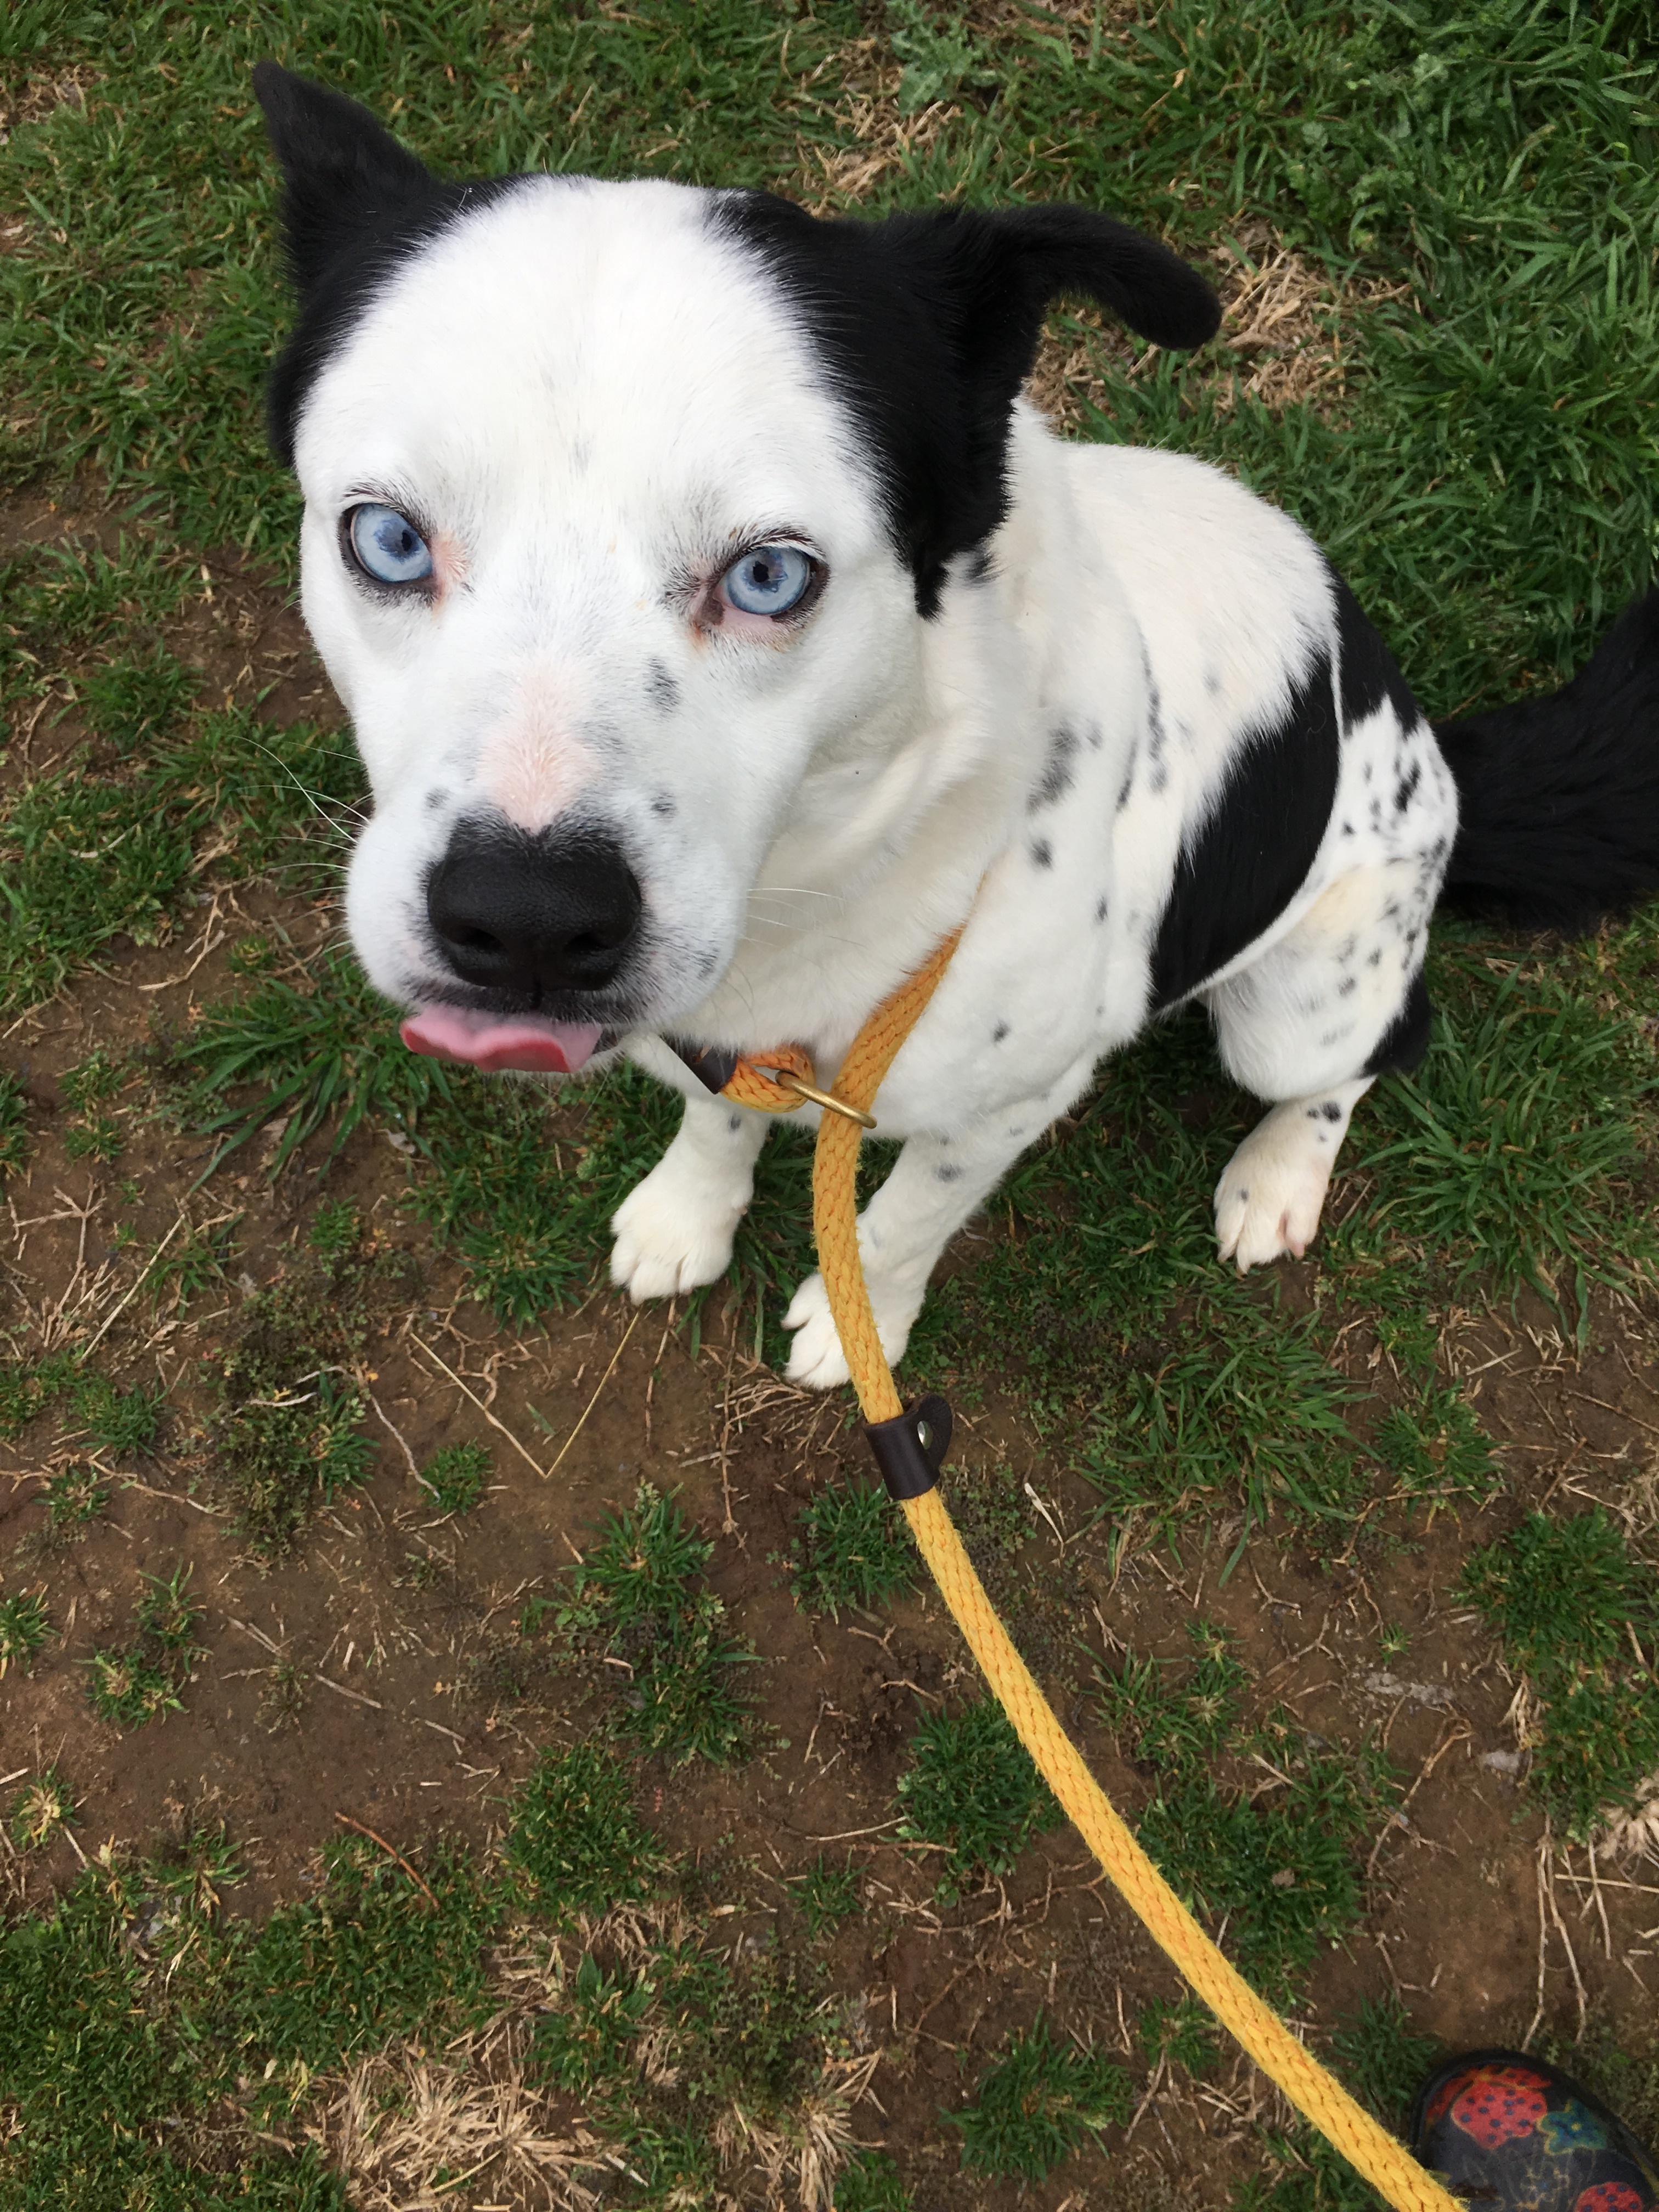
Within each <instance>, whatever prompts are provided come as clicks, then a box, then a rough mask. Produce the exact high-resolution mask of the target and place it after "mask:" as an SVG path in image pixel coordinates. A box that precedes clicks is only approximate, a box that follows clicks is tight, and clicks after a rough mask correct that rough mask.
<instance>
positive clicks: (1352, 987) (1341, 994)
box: [1336, 975, 1359, 999]
mask: <svg viewBox="0 0 1659 2212" xmlns="http://www.w3.org/2000/svg"><path fill="white" fill-rule="evenodd" d="M1358 987H1359V978H1358V976H1357V975H1345V976H1344V977H1343V978H1342V981H1340V983H1339V984H1338V985H1337V987H1336V995H1337V997H1338V998H1339V999H1346V998H1351V997H1352V995H1353V994H1354V992H1355V991H1357V990H1358Z"/></svg>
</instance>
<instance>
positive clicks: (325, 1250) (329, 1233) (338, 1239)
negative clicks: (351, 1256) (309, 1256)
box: [306, 1198, 363, 1260]
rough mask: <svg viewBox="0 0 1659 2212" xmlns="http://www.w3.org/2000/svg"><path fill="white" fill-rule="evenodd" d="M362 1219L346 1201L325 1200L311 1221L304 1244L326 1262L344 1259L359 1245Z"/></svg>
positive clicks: (347, 1200) (344, 1199)
mask: <svg viewBox="0 0 1659 2212" xmlns="http://www.w3.org/2000/svg"><path fill="white" fill-rule="evenodd" d="M362 1235H363V1218H362V1214H361V1213H359V1212H358V1211H357V1209H356V1206H354V1205H353V1204H352V1203H351V1201H350V1200H349V1199H346V1198H341V1199H332V1198H325V1200H323V1202H322V1204H321V1205H320V1206H319V1207H318V1208H317V1211H316V1212H315V1213H314V1214H313V1216H312V1218H311V1228H310V1231H309V1232H308V1234H307V1239H306V1241H307V1243H308V1244H309V1245H310V1246H311V1249H312V1250H313V1252H320V1253H321V1254H322V1255H323V1256H324V1257H325V1259H329V1260H340V1259H343V1258H344V1257H345V1256H346V1255H347V1254H348V1253H349V1252H355V1251H356V1249H357V1247H358V1245H359V1244H360V1243H362Z"/></svg>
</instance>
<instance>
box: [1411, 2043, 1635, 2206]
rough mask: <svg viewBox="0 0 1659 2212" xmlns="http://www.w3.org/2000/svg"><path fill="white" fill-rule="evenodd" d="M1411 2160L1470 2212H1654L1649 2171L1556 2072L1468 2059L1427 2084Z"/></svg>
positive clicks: (1519, 2057) (1601, 2110)
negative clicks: (1433, 2175) (1427, 2170)
mask: <svg viewBox="0 0 1659 2212" xmlns="http://www.w3.org/2000/svg"><path fill="white" fill-rule="evenodd" d="M1411 2144H1412V2151H1413V2155H1414V2156H1415V2157H1416V2158H1417V2159H1418V2160H1419V2162H1420V2163H1421V2164H1422V2165H1424V2166H1427V2167H1429V2168H1430V2170H1431V2172H1434V2173H1436V2174H1437V2175H1438V2176H1439V2178H1440V2179H1441V2180H1442V2181H1443V2182H1444V2183H1445V2185H1446V2186H1447V2187H1448V2188H1449V2190H1451V2191H1453V2192H1454V2194H1455V2195H1456V2196H1459V2197H1463V2198H1465V2199H1466V2200H1467V2202H1468V2203H1469V2205H1470V2206H1471V2207H1472V2208H1475V2212H1659V2166H1656V2164H1655V2161H1654V2160H1653V2159H1652V2158H1650V2156H1649V2154H1648V2153H1647V2152H1646V2151H1644V2149H1643V2148H1642V2146H1641V2144H1640V2143H1638V2142H1637V2140H1636V2138H1635V2136H1632V2134H1631V2132H1630V2130H1629V2129H1628V2128H1626V2126H1625V2124H1623V2122H1622V2121H1620V2120H1619V2119H1616V2118H1614V2116H1613V2114H1612V2113H1611V2112H1609V2111H1608V2110H1607V2106H1605V2105H1603V2104H1601V2102H1600V2101H1599V2100H1597V2099H1595V2097H1592V2096H1591V2095H1590V2094H1589V2091H1588V2090H1585V2089H1581V2088H1580V2087H1578V2084H1577V2082H1576V2081H1571V2080H1569V2079H1568V2077H1567V2075H1565V2074H1563V2073H1561V2072H1560V2071H1559V2069H1558V2068H1556V2067H1553V2066H1550V2065H1547V2064H1546V2063H1545V2062H1544V2061H1543V2060H1542V2059H1541V2058H1528V2057H1527V2056H1526V2055H1525V2053H1524V2052H1522V2051H1467V2052H1466V2053H1465V2054H1464V2056H1463V2057H1461V2058H1454V2059H1451V2060H1450V2061H1449V2063H1447V2064H1446V2065H1444V2066H1443V2067H1442V2068H1441V2069H1440V2070H1439V2072H1438V2073H1437V2074H1433V2075H1431V2076H1430V2077H1429V2079H1428V2080H1427V2081H1425V2083H1424V2084H1423V2087H1421V2088H1420V2089H1419V2091H1418V2093H1417V2102H1416V2104H1415V2106H1413V2110H1412V2120H1411Z"/></svg>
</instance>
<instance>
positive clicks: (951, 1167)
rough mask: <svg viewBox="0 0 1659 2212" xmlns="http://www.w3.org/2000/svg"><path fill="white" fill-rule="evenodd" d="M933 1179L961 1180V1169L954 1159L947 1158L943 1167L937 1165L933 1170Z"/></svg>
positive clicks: (938, 1180) (937, 1180)
mask: <svg viewBox="0 0 1659 2212" xmlns="http://www.w3.org/2000/svg"><path fill="white" fill-rule="evenodd" d="M933 1181H934V1182H961V1181H962V1170H961V1169H960V1168H959V1167H958V1166H957V1164H956V1162H955V1161H954V1160H947V1161H946V1162H945V1165H944V1166H943V1167H937V1168H935V1169H934V1170H933Z"/></svg>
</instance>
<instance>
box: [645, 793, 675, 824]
mask: <svg viewBox="0 0 1659 2212" xmlns="http://www.w3.org/2000/svg"><path fill="white" fill-rule="evenodd" d="M651 811H652V812H653V814H654V815H655V816H656V817H657V818H658V820H659V822H671V821H672V820H673V818H674V817H675V815H676V814H677V813H678V811H679V810H678V807H677V806H676V805H675V804H674V797H673V793H671V792H667V791H659V793H657V795H656V797H655V798H654V799H653V800H652V802H651Z"/></svg>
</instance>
